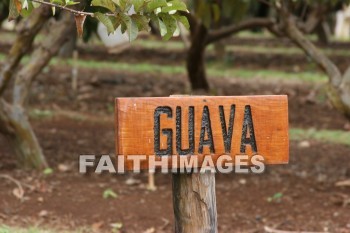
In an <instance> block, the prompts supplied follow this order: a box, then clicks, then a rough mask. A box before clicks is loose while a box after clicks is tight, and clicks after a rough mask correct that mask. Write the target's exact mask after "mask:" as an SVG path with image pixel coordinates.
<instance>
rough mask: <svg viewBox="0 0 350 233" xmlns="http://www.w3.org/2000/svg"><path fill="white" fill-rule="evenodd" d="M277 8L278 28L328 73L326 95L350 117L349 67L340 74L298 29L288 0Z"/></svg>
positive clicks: (337, 107) (338, 108) (339, 109)
mask: <svg viewBox="0 0 350 233" xmlns="http://www.w3.org/2000/svg"><path fill="white" fill-rule="evenodd" d="M277 10H278V13H279V14H280V18H281V23H282V24H281V25H280V30H281V31H284V32H285V35H286V36H287V37H288V38H289V39H291V40H292V41H293V42H294V43H295V44H296V45H297V46H299V47H300V48H301V49H302V50H303V51H304V52H305V54H307V55H308V56H310V57H311V58H312V59H313V60H314V62H316V63H317V64H318V65H319V67H320V68H321V69H322V70H323V71H324V72H325V73H326V74H327V75H328V78H329V83H328V88H327V95H328V97H329V99H330V101H331V102H332V104H333V106H334V107H335V108H336V109H337V110H338V111H340V112H341V113H343V114H344V115H345V116H347V117H348V118H349V119H350V67H349V68H348V69H347V71H346V72H345V74H344V75H342V73H341V72H340V70H339V68H338V67H337V66H336V65H335V64H334V63H333V62H332V61H331V60H330V59H329V58H328V57H327V56H326V55H325V54H324V53H322V52H321V51H320V50H319V49H318V48H317V47H316V46H315V45H314V44H313V43H312V42H311V41H310V40H309V39H308V38H307V37H306V36H305V35H304V34H303V33H302V32H301V31H300V30H299V28H298V27H297V25H296V22H295V18H293V17H292V15H291V14H290V13H289V11H288V10H289V9H288V0H284V1H283V4H282V7H281V8H277Z"/></svg>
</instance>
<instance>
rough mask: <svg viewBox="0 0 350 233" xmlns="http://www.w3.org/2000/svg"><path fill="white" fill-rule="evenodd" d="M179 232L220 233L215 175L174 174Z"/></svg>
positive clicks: (175, 207)
mask: <svg viewBox="0 0 350 233" xmlns="http://www.w3.org/2000/svg"><path fill="white" fill-rule="evenodd" d="M173 205H174V215H175V232H176V233H191V232H196V233H217V211H216V195H215V174H214V173H209V172H207V173H204V174H201V173H190V174H173Z"/></svg>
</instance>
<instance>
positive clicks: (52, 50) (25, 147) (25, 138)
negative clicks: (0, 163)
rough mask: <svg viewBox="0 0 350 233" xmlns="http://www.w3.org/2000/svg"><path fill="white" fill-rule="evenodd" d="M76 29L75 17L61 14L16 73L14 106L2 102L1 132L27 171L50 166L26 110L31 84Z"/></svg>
mask: <svg viewBox="0 0 350 233" xmlns="http://www.w3.org/2000/svg"><path fill="white" fill-rule="evenodd" d="M74 26H75V24H74V21H73V17H72V15H71V14H69V13H67V12H64V13H62V14H61V18H60V19H59V20H58V21H57V22H55V23H53V24H52V25H51V27H50V32H49V35H48V36H47V37H46V39H45V40H44V41H43V42H42V44H40V45H39V47H38V48H36V49H35V51H34V52H33V54H32V56H31V60H30V61H29V63H28V64H26V65H25V66H24V67H23V68H22V69H21V70H20V71H19V72H18V73H17V75H16V81H15V86H14V90H13V106H10V105H9V104H7V103H6V102H5V100H3V99H2V100H1V104H0V131H1V132H2V133H3V134H4V135H6V138H7V139H8V140H9V142H10V144H11V145H12V146H13V148H14V150H15V153H16V154H17V157H18V158H19V161H20V162H21V165H23V166H25V167H27V168H36V169H42V168H45V167H47V162H46V160H45V157H44V155H43V152H42V150H41V147H40V145H39V143H38V140H37V138H36V136H35V134H34V132H33V130H32V128H31V125H30V123H29V121H28V117H27V114H26V112H25V109H24V106H25V103H26V102H27V101H26V100H27V99H28V95H29V90H30V87H31V83H32V81H33V80H34V78H35V77H36V76H37V75H38V74H39V73H40V72H41V70H42V69H43V68H44V67H45V66H46V65H47V64H48V63H49V61H50V60H51V58H52V57H53V56H55V55H56V54H57V52H58V50H59V49H60V47H61V46H62V45H63V44H64V43H65V42H66V41H67V39H68V38H69V36H70V34H69V31H71V29H72V27H74Z"/></svg>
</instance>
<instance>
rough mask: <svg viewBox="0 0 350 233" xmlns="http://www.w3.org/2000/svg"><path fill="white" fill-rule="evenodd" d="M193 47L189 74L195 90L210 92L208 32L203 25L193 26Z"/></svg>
mask: <svg viewBox="0 0 350 233" xmlns="http://www.w3.org/2000/svg"><path fill="white" fill-rule="evenodd" d="M191 27H192V28H193V30H192V31H191V46H190V48H189V50H188V53H187V63H186V66H187V72H188V76H189V79H190V82H191V87H192V89H193V90H205V91H208V90H209V83H208V80H207V75H206V71H205V47H206V38H207V35H208V31H207V29H206V27H205V26H204V25H203V24H201V23H196V24H194V25H191Z"/></svg>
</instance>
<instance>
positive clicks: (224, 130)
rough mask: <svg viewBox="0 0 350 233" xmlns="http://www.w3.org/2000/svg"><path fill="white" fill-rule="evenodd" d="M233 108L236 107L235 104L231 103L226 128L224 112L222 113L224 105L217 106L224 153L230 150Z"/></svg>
mask: <svg viewBox="0 0 350 233" xmlns="http://www.w3.org/2000/svg"><path fill="white" fill-rule="evenodd" d="M235 109H236V106H235V105H231V111H230V119H229V123H228V129H227V126H226V120H225V113H224V106H222V105H220V106H219V112H220V121H221V129H222V137H223V139H224V145H225V152H226V153H230V152H231V142H232V134H233V123H234V119H235Z"/></svg>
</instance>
